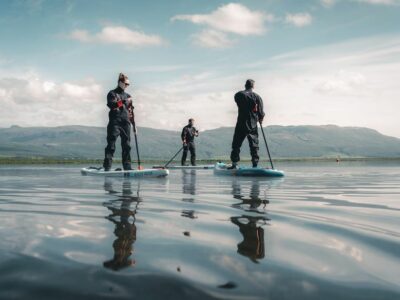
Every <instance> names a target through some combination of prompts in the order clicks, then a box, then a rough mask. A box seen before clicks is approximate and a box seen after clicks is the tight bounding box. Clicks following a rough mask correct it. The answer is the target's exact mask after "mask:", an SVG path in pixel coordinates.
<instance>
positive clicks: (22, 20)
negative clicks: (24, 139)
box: [0, 0, 400, 137]
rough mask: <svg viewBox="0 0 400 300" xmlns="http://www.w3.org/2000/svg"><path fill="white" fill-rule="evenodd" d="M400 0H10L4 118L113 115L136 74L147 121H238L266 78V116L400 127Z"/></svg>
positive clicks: (172, 125) (4, 44)
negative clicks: (110, 103) (250, 84)
mask: <svg viewBox="0 0 400 300" xmlns="http://www.w3.org/2000/svg"><path fill="white" fill-rule="evenodd" d="M399 15H400V0H302V1H300V0H248V1H238V2H230V1H219V0H212V1H211V0H180V1H178V0H168V1H167V0H153V1H136V0H128V1H118V0H115V1H102V0H96V1H87V0H86V1H85V0H80V1H78V0H66V1H61V0H51V1H50V0H14V1H11V0H3V1H0V106H1V109H0V127H9V126H12V125H19V126H61V125H91V126H105V125H106V124H107V121H108V117H107V114H108V109H107V107H106V95H107V92H108V91H109V90H111V89H113V88H115V87H116V84H117V78H118V74H119V72H124V73H125V74H127V75H128V76H129V78H130V81H131V83H132V84H131V86H130V87H129V88H128V90H127V92H129V93H130V94H131V95H132V96H133V99H134V105H135V110H136V118H137V123H138V125H139V126H144V127H153V128H160V129H173V130H179V129H180V128H182V127H183V126H184V125H185V124H186V123H187V120H188V119H189V118H190V117H193V118H195V120H196V123H197V127H198V128H199V129H200V130H207V129H212V128H217V127H221V126H234V124H235V121H236V116H237V108H236V105H235V103H234V100H233V96H234V94H235V93H236V92H237V91H239V90H242V89H243V86H244V82H245V80H246V79H248V78H251V79H254V80H255V81H256V88H255V91H256V92H257V93H258V94H260V96H261V97H262V98H263V100H264V105H265V109H266V113H267V115H266V120H265V124H267V125H325V124H336V125H339V126H360V127H370V128H373V129H376V130H378V131H380V132H381V133H384V134H387V135H391V136H396V137H400V126H399V125H400V121H399V120H400V118H399V111H400V84H399V79H400V18H399Z"/></svg>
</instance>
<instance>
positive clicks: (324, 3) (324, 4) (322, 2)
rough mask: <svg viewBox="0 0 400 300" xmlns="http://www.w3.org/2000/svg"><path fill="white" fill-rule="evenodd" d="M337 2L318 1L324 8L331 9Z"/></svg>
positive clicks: (334, 0) (330, 0) (333, 0)
mask: <svg viewBox="0 0 400 300" xmlns="http://www.w3.org/2000/svg"><path fill="white" fill-rule="evenodd" d="M336 1H337V0H320V2H321V4H322V5H323V6H325V7H331V6H333V5H335V4H336Z"/></svg>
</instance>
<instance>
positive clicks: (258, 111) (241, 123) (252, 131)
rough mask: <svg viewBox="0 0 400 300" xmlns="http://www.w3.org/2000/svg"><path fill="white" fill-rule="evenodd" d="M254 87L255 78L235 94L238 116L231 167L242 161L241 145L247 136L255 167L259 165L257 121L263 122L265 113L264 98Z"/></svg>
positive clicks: (235, 166) (249, 80) (233, 167)
mask: <svg viewBox="0 0 400 300" xmlns="http://www.w3.org/2000/svg"><path fill="white" fill-rule="evenodd" d="M253 89H254V80H252V79H248V80H247V81H246V84H245V90H244V91H240V92H238V93H236V95H235V102H236V104H237V107H238V117H237V122H236V127H235V133H234V135H233V141H232V152H231V160H232V166H231V167H230V168H229V169H235V168H237V163H238V162H239V161H240V147H241V146H242V143H243V141H244V139H245V138H246V137H247V140H248V141H249V146H250V154H251V161H252V163H253V168H256V167H257V165H258V161H259V157H258V149H259V146H258V129H257V123H258V122H260V124H261V123H262V121H263V119H264V116H265V113H264V105H263V100H262V99H261V97H260V96H259V95H258V94H256V93H255V92H253Z"/></svg>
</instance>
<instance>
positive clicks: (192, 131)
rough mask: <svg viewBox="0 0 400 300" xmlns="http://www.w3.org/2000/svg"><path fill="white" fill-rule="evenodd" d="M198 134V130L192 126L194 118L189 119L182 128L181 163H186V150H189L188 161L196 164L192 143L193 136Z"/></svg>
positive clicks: (194, 147)
mask: <svg viewBox="0 0 400 300" xmlns="http://www.w3.org/2000/svg"><path fill="white" fill-rule="evenodd" d="M197 136H199V131H198V130H197V129H196V128H195V127H194V119H192V118H190V119H189V124H188V125H186V126H185V127H183V129H182V134H181V138H182V144H183V154H182V160H181V164H182V166H185V165H186V157H187V153H188V151H190V163H191V164H192V166H195V165H196V146H195V144H194V138H195V137H197Z"/></svg>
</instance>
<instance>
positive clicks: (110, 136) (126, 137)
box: [103, 87, 131, 169]
mask: <svg viewBox="0 0 400 300" xmlns="http://www.w3.org/2000/svg"><path fill="white" fill-rule="evenodd" d="M130 97H131V96H130V95H129V94H128V93H125V92H124V90H122V89H121V88H120V87H117V88H116V89H114V90H111V91H110V92H109V93H108V95H107V106H108V107H109V108H110V112H109V113H108V118H109V121H108V125H107V147H106V148H105V158H104V163H103V167H104V168H105V169H110V168H111V165H112V159H113V156H114V152H115V142H116V140H117V138H118V136H120V137H121V147H122V166H123V168H124V169H130V168H131V154H130V152H131V146H130V141H131V123H130V121H129V112H128V101H127V99H129V98H130ZM119 100H122V106H120V107H118V101H119Z"/></svg>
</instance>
